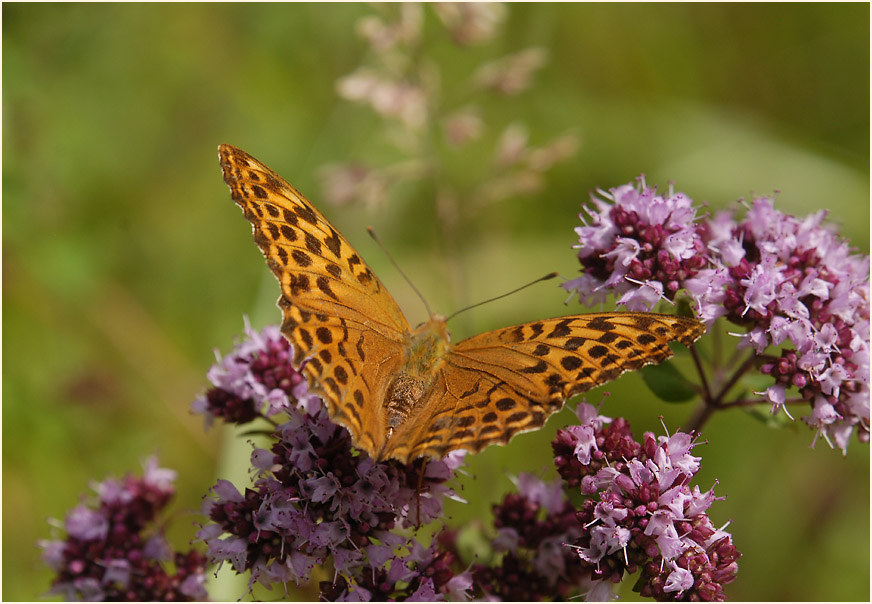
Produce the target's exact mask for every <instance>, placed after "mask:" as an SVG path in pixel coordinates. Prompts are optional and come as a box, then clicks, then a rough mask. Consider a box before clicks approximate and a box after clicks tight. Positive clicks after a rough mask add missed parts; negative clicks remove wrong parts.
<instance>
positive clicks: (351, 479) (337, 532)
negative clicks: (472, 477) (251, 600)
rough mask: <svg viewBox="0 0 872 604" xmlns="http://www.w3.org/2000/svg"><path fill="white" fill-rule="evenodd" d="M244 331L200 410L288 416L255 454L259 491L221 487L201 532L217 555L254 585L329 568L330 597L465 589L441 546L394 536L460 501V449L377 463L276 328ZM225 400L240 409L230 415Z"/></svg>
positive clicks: (300, 578) (326, 591) (301, 578)
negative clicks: (298, 366) (453, 481)
mask: <svg viewBox="0 0 872 604" xmlns="http://www.w3.org/2000/svg"><path fill="white" fill-rule="evenodd" d="M247 335H248V339H247V340H246V341H244V342H243V343H242V344H240V345H239V346H238V347H237V349H236V350H235V351H234V352H233V353H231V354H230V355H228V356H227V357H225V358H223V359H219V363H218V365H216V366H215V367H213V369H212V371H210V374H209V378H210V380H211V381H212V383H213V384H214V387H213V388H212V389H211V390H209V392H207V394H206V395H205V396H204V397H201V398H200V399H199V400H198V401H197V402H195V407H196V408H197V409H198V410H201V411H203V412H206V413H209V414H211V415H213V416H216V417H222V418H225V419H226V418H228V417H231V416H232V417H237V416H238V415H243V416H244V417H248V416H249V415H250V414H251V413H252V412H246V413H245V414H237V413H236V410H239V409H242V408H248V409H251V410H253V413H254V415H255V416H257V415H261V414H262V416H263V417H267V416H269V417H270V419H272V418H273V417H274V416H277V415H279V414H283V415H284V416H286V418H287V419H286V420H285V421H284V422H283V423H281V424H279V425H278V426H277V427H276V428H275V430H274V437H275V442H274V444H273V445H272V447H271V448H270V449H269V450H266V449H256V450H255V451H254V452H253V454H252V465H253V466H254V468H255V469H256V471H257V480H256V482H255V483H254V484H253V485H252V487H250V488H247V489H245V492H244V493H240V492H239V491H238V490H237V489H236V488H235V487H234V486H233V485H232V484H230V483H229V482H227V481H223V480H222V481H219V482H218V484H217V485H216V486H215V487H214V488H213V489H212V492H213V498H212V499H210V500H208V501H207V502H206V504H205V508H204V512H205V514H206V515H207V516H209V518H210V519H211V521H212V522H211V523H210V524H207V525H206V526H205V527H204V528H203V529H202V530H201V531H200V533H199V537H200V538H201V539H203V540H204V541H205V542H206V543H207V545H208V554H209V557H210V559H211V560H213V561H215V562H219V563H221V562H224V561H226V562H229V563H230V564H232V566H233V568H234V569H235V570H236V571H237V572H244V571H248V572H250V573H251V579H250V582H251V584H252V585H253V584H254V583H256V582H261V583H263V584H265V585H270V584H273V583H287V582H289V581H294V582H295V583H297V584H298V585H299V584H302V583H305V582H307V581H308V580H309V579H310V576H311V573H312V570H313V569H314V568H316V567H321V566H323V565H326V564H328V562H329V563H330V564H332V567H333V568H334V569H335V572H336V577H335V579H334V581H333V582H332V583H330V582H328V584H326V585H324V586H322V592H323V595H324V597H325V598H331V599H332V598H339V599H358V600H363V599H370V598H375V599H379V598H385V597H388V596H389V595H390V597H399V595H401V594H402V593H404V592H403V591H402V590H406V591H408V590H409V589H411V590H412V591H411V592H409V593H407V594H406V595H407V596H410V597H411V596H414V597H415V598H417V599H423V598H424V596H425V595H426V594H428V593H430V592H432V593H433V594H443V595H444V594H445V593H449V592H451V591H456V590H457V585H458V582H459V581H462V579H458V580H454V581H452V580H453V579H455V577H454V574H453V573H452V574H451V576H450V577H449V576H447V575H446V573H445V572H443V571H444V570H445V568H447V566H446V565H445V561H444V559H443V558H440V556H439V555H437V553H436V552H435V550H426V549H422V548H421V546H420V545H418V544H417V543H416V542H414V540H412V539H410V538H408V537H406V536H401V535H399V534H396V533H394V532H392V531H393V530H394V529H402V528H409V527H413V526H417V525H419V524H424V523H427V522H430V521H431V520H433V519H435V518H438V517H439V516H440V515H441V514H442V499H443V497H444V496H446V495H448V496H451V495H453V492H452V491H451V489H450V488H449V487H448V486H447V485H446V484H445V483H446V481H448V480H449V479H450V478H451V476H452V475H453V472H454V470H456V469H457V468H458V467H459V466H460V465H461V464H462V462H463V457H464V455H463V453H462V452H454V453H451V454H449V455H448V456H447V457H446V458H445V459H443V460H441V461H430V462H429V463H425V462H424V460H422V459H419V460H417V461H415V462H413V463H410V464H408V465H404V464H400V463H398V462H396V461H393V460H391V461H387V462H376V461H374V460H372V459H371V458H370V457H369V456H368V455H366V454H365V453H362V452H359V451H356V450H355V449H353V448H352V442H351V437H350V435H349V433H348V431H347V430H346V429H345V428H343V427H341V426H338V425H336V424H334V423H333V422H332V421H331V420H330V418H329V416H328V414H327V412H326V410H325V408H324V405H323V403H322V401H321V399H320V398H319V397H317V396H316V395H314V394H312V393H310V392H309V390H308V387H307V384H306V381H305V380H304V379H303V378H302V376H301V375H300V374H299V373H297V372H296V370H294V369H293V367H292V366H291V364H290V359H291V358H293V351H292V348H291V344H290V343H288V341H287V340H285V339H284V338H283V337H282V335H281V334H280V332H279V330H278V328H276V327H267V328H265V329H264V330H263V331H262V332H260V333H258V332H254V331H252V330H251V329H247ZM215 401H219V402H222V403H225V404H224V405H221V404H213V402H215ZM228 401H230V406H232V408H233V409H234V413H228V412H227V411H226V409H227V408H228V405H227V404H226V403H227V402H228ZM240 401H241V402H240ZM403 551H404V552H406V553H405V554H404V555H400V553H398V552H403ZM442 567H444V568H442ZM428 573H429V574H428ZM413 578H414V580H412V579H413ZM374 582H375V583H374ZM398 585H399V586H398ZM391 594H393V595H391Z"/></svg>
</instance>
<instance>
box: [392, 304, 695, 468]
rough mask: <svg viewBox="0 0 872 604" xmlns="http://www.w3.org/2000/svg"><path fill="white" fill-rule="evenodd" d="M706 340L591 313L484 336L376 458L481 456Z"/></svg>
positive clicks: (627, 317)
mask: <svg viewBox="0 0 872 604" xmlns="http://www.w3.org/2000/svg"><path fill="white" fill-rule="evenodd" d="M704 330H705V328H704V326H703V324H702V323H700V322H698V321H696V320H694V319H688V318H685V317H678V316H673V315H658V314H652V313H594V314H587V315H579V316H573V317H561V318H556V319H547V320H543V321H536V322H533V323H527V324H524V325H518V326H515V327H507V328H505V329H498V330H496V331H490V332H487V333H483V334H480V335H477V336H473V337H471V338H469V339H466V340H463V341H462V342H460V343H458V344H457V345H456V346H453V347H452V348H451V350H450V352H449V354H448V356H447V359H446V364H445V366H444V367H443V368H442V369H441V370H440V371H439V374H438V376H437V379H436V381H435V382H434V383H433V386H432V387H431V389H430V390H429V391H428V392H427V393H426V395H425V396H424V397H423V398H422V400H421V401H420V402H419V405H418V411H417V413H416V414H415V415H413V416H412V417H410V418H409V420H408V421H407V422H406V423H405V424H403V425H401V426H400V427H399V428H398V429H397V431H396V432H395V433H394V434H393V435H392V436H391V438H390V439H389V440H388V442H387V445H386V447H385V449H384V450H383V451H382V452H381V456H382V457H393V458H395V459H399V460H401V461H406V460H412V459H415V458H416V457H419V456H422V455H423V456H428V457H432V458H437V459H438V458H441V457H442V456H444V455H445V454H446V453H448V452H449V451H451V450H454V449H467V450H469V451H473V452H476V451H480V450H481V449H483V448H485V447H487V446H488V445H491V444H495V443H499V444H505V443H507V442H508V441H509V440H510V439H511V438H512V437H513V436H514V435H515V434H518V433H520V432H526V431H529V430H535V429H537V428H540V427H541V426H542V425H544V423H545V421H546V420H547V419H548V417H549V416H550V415H551V414H553V413H555V412H556V411H559V410H560V409H561V408H562V407H563V403H564V401H565V400H566V399H567V398H569V397H571V396H573V395H574V394H578V393H579V392H584V391H585V390H589V389H591V388H593V387H595V386H598V385H600V384H603V383H605V382H608V381H611V380H614V379H615V378H617V377H618V376H619V375H621V374H622V373H624V372H625V371H630V370H634V369H638V368H640V367H642V366H643V365H647V364H649V363H659V362H661V361H663V360H665V359H666V358H668V357H670V356H672V351H671V350H670V349H669V342H671V341H675V340H677V341H679V342H681V343H682V344H685V345H690V344H691V343H692V342H693V341H694V340H696V339H697V338H698V337H699V336H700V335H702V333H703V331H704Z"/></svg>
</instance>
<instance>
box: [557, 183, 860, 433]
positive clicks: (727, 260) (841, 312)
mask: <svg viewBox="0 0 872 604" xmlns="http://www.w3.org/2000/svg"><path fill="white" fill-rule="evenodd" d="M599 193H600V195H601V197H602V198H599V197H596V196H594V197H592V202H593V204H594V206H595V207H596V210H587V213H588V214H589V218H590V220H589V223H586V224H585V225H584V226H582V227H578V228H577V229H576V231H577V233H578V235H579V244H578V247H579V248H580V249H579V252H578V258H579V261H580V263H581V265H582V267H583V269H582V270H583V274H582V275H581V276H580V277H579V278H577V279H574V280H571V281H567V282H566V283H564V285H563V287H564V288H566V289H567V290H569V291H572V292H574V293H576V294H577V295H578V297H579V300H580V301H582V302H588V303H592V302H597V301H603V300H605V297H606V296H607V295H608V294H610V293H614V294H617V295H619V296H620V298H619V300H618V303H619V304H623V305H625V306H626V307H627V308H629V309H630V310H650V309H652V308H653V307H654V305H655V304H656V303H657V302H658V300H660V299H661V298H662V299H667V300H673V299H674V298H675V295H676V293H678V292H679V291H680V290H685V291H686V292H687V294H688V295H689V296H690V297H691V298H692V299H693V300H694V301H695V308H696V312H697V314H698V316H699V317H700V319H702V320H703V321H705V322H706V323H708V324H709V325H711V324H712V323H713V322H714V321H715V320H716V319H717V318H719V317H726V318H727V320H729V321H731V322H733V323H735V324H738V325H741V326H743V327H744V328H745V329H746V330H747V331H746V332H745V333H744V334H741V335H739V337H740V338H741V340H740V343H739V346H740V347H749V348H752V349H753V350H754V353H755V354H756V355H760V356H762V355H763V353H764V352H765V351H766V350H767V348H769V347H770V346H775V347H778V346H782V345H784V344H785V343H787V344H789V345H788V346H784V347H783V348H782V350H781V351H780V352H779V353H777V355H776V356H772V357H770V358H769V359H768V360H766V359H765V358H764V359H763V361H761V363H762V367H761V371H762V372H763V373H764V374H766V375H770V376H772V378H773V379H774V384H772V385H771V386H770V387H768V388H767V389H766V390H765V393H763V394H765V397H766V399H767V400H768V401H769V402H770V403H771V404H772V407H773V411H777V410H779V409H782V408H784V404H785V402H786V401H787V400H788V399H787V396H786V392H787V389H788V388H795V389H796V390H797V391H798V393H799V397H800V398H799V400H805V401H808V402H810V403H811V405H812V412H811V414H810V415H809V416H808V417H805V418H803V419H804V420H805V421H806V422H807V423H808V424H809V425H810V426H811V427H812V428H813V429H815V430H816V431H817V433H818V434H820V435H821V436H823V437H824V438H825V439H827V441H828V442H829V443H830V444H831V445H832V444H835V446H837V447H839V448H840V449H842V450H845V448H846V447H847V444H848V440H849V436H850V435H851V433H852V432H853V431H854V430H855V429H856V430H857V433H858V437H859V438H860V440H861V441H862V442H868V440H869V260H868V258H867V257H865V256H860V255H857V254H853V253H852V250H851V248H850V247H849V246H848V244H847V243H846V242H845V241H843V240H841V239H839V238H838V237H837V236H836V235H835V234H834V233H833V231H832V230H831V229H829V228H827V227H825V226H823V224H822V223H823V219H824V217H825V213H824V212H818V213H816V214H813V215H811V216H808V217H806V218H804V219H799V218H796V217H793V216H790V215H787V214H783V213H781V212H779V211H777V210H775V209H774V206H773V201H772V199H769V198H758V199H755V200H754V201H753V202H752V203H751V204H750V206H749V207H748V211H747V214H746V216H745V218H744V220H741V221H739V220H736V219H735V217H734V216H733V214H732V213H730V212H720V213H718V214H716V215H715V216H714V217H706V218H704V219H703V218H699V217H697V215H696V212H695V210H694V209H693V207H692V201H691V200H690V199H689V198H688V197H687V196H685V195H683V194H681V193H674V192H673V191H672V190H671V188H670V191H669V194H668V195H666V196H661V195H658V194H657V191H656V189H655V188H650V187H647V186H646V184H645V182H644V180H643V179H641V178H640V179H639V181H638V184H637V186H635V187H634V186H632V185H631V184H627V185H623V186H620V187H617V188H615V189H612V190H611V192H610V193H605V192H602V191H600V192H599ZM582 220H584V218H583V217H582ZM737 335H738V334H737ZM717 402H718V403H722V402H723V401H717Z"/></svg>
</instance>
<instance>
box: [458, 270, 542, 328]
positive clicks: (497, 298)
mask: <svg viewBox="0 0 872 604" xmlns="http://www.w3.org/2000/svg"><path fill="white" fill-rule="evenodd" d="M556 276H557V273H548V274H547V275H545V276H544V277H539V278H538V279H535V280H533V281H530V282H529V283H528V284H527V285H522V286H521V287H519V288H517V289H513V290H512V291H510V292H506V293H504V294H500V295H499V296H496V297H494V298H490V299H489V300H484V301H482V302H476V303H475V304H473V305H471V306H467V307H466V308H461V309H460V310H458V311H457V312H455V313H453V314H452V315H450V316H449V317H448V318H447V319H445V321H446V322H448V321H450V320H451V319H453V318H454V317H456V316H457V315H459V314H460V313H462V312H466V311H467V310H469V309H471V308H475V307H476V306H481V305H482V304H487V303H488V302H493V301H494V300H499V299H500V298H505V297H506V296H511V295H512V294H516V293H518V292H519V291H521V290H522V289H526V288H528V287H530V286H531V285H535V284H537V283H539V282H540V281H547V280H548V279H553V278H554V277H556Z"/></svg>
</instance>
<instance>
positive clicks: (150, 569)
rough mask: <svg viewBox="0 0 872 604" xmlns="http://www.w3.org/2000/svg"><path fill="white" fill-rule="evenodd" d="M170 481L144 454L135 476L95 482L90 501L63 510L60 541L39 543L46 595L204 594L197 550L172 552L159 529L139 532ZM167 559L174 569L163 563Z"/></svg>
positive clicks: (166, 496) (162, 597)
mask: <svg viewBox="0 0 872 604" xmlns="http://www.w3.org/2000/svg"><path fill="white" fill-rule="evenodd" d="M174 480H175V472H173V471H171V470H166V469H162V468H158V467H157V460H155V459H149V460H148V461H147V462H146V466H145V473H144V475H143V477H142V478H138V477H135V476H126V477H125V478H124V479H123V480H121V481H118V480H113V479H108V480H105V481H103V482H101V483H99V484H98V485H97V486H96V487H95V490H96V492H97V495H98V498H99V502H98V504H97V505H96V506H89V505H85V504H82V505H79V506H77V507H75V508H73V509H72V510H71V511H70V512H69V514H68V515H67V519H66V522H65V523H64V528H65V529H66V532H67V536H66V539H64V540H50V541H42V542H40V544H39V545H40V547H42V549H43V553H42V557H43V560H44V562H45V563H46V564H47V565H48V566H49V567H50V568H51V569H52V570H54V571H55V572H56V573H57V577H56V578H55V580H54V581H53V582H52V589H51V591H52V593H55V594H60V595H61V596H62V597H63V598H64V599H65V600H88V601H100V600H114V601H130V602H132V601H143V600H152V601H169V600H177V601H192V600H202V599H205V598H206V597H207V594H206V590H205V588H204V582H205V558H204V557H203V555H202V554H200V552H198V551H195V550H191V551H188V552H186V553H183V552H172V551H171V550H170V547H169V545H168V544H167V542H166V541H165V539H164V537H163V535H161V534H160V533H158V532H152V533H151V534H149V532H148V531H147V529H148V528H149V526H150V525H151V523H152V522H153V521H154V519H155V517H156V516H157V514H158V513H159V512H160V511H161V510H162V509H163V508H164V507H165V506H166V505H167V503H168V502H169V501H170V499H171V498H172V496H173V494H174V493H175V491H174V489H173V486H172V483H173V481H174ZM170 560H172V562H173V564H174V566H175V573H174V574H171V573H170V572H168V571H167V568H166V563H167V562H168V561H170Z"/></svg>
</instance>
